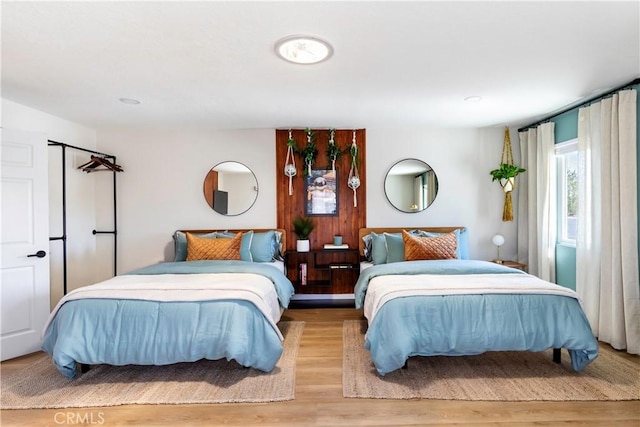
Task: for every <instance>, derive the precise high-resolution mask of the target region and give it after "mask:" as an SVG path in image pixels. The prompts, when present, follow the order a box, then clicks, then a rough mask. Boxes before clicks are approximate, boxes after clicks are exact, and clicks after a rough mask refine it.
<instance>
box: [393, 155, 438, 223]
mask: <svg viewBox="0 0 640 427" xmlns="http://www.w3.org/2000/svg"><path fill="white" fill-rule="evenodd" d="M384 192H385V194H386V195H387V199H388V200H389V203H391V204H392V205H393V207H394V208H396V209H398V210H399V211H402V212H407V213H415V212H420V211H423V210H425V209H427V208H428V207H429V205H430V204H431V203H433V201H434V200H435V198H436V194H438V177H437V176H436V173H435V172H434V171H433V169H431V166H429V165H428V164H426V163H425V162H423V161H422V160H418V159H404V160H400V161H399V162H397V163H396V164H394V165H393V166H391V168H390V169H389V171H388V172H387V176H386V177H385V179H384Z"/></svg>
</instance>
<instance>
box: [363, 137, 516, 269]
mask: <svg viewBox="0 0 640 427" xmlns="http://www.w3.org/2000/svg"><path fill="white" fill-rule="evenodd" d="M503 138H504V128H502V127H499V128H498V127H496V128H486V129H379V128H375V127H369V128H367V225H368V226H370V227H385V226H388V227H404V226H408V227H420V226H449V225H460V226H466V227H467V228H468V229H469V238H470V255H471V257H472V258H475V259H487V260H489V259H493V258H495V257H496V248H495V246H493V244H492V243H491V237H492V236H493V235H494V234H496V233H501V234H503V235H504V236H505V240H506V243H505V245H504V246H503V247H502V248H501V251H500V255H501V257H502V258H504V259H510V258H513V257H515V255H516V250H517V241H516V236H517V232H516V222H515V221H514V222H503V221H502V206H503V203H504V194H503V192H502V190H501V188H500V186H499V185H498V184H496V183H492V182H491V176H490V175H489V171H490V170H492V169H495V168H496V167H497V166H498V164H499V163H500V155H501V153H502V144H503ZM513 138H514V136H513V135H512V140H515V139H513ZM516 145H517V144H516ZM403 158H416V159H420V160H424V161H425V162H426V163H428V164H429V165H430V166H431V167H432V168H433V170H434V172H435V173H436V175H437V177H438V195H437V196H436V199H435V200H434V202H433V203H432V204H431V206H429V208H427V209H426V210H424V211H422V212H417V213H403V212H400V211H398V210H397V209H395V208H394V207H393V206H392V205H391V204H390V203H389V201H388V200H387V198H386V197H385V195H384V190H383V189H384V178H385V176H386V173H387V171H388V170H389V168H390V167H391V166H393V165H394V164H395V163H396V162H397V161H399V160H401V159H403ZM514 158H515V159H518V158H519V155H518V153H517V152H514ZM516 197H517V195H515V194H514V199H513V205H514V209H515V208H516V206H517V202H516V200H517V199H516ZM514 216H515V218H516V220H517V217H518V214H517V212H516V211H515V210H514ZM513 259H515V258H513Z"/></svg>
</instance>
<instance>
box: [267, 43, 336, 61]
mask: <svg viewBox="0 0 640 427" xmlns="http://www.w3.org/2000/svg"><path fill="white" fill-rule="evenodd" d="M275 51H276V54H277V55H278V56H279V57H281V58H282V59H284V60H285V61H289V62H293V63H294V64H305V65H308V64H317V63H318V62H322V61H325V60H327V59H329V58H330V57H331V55H333V48H332V47H331V45H330V44H329V43H327V42H326V41H324V40H322V39H319V38H317V37H312V36H287V37H285V38H282V39H280V40H278V41H277V42H276V45H275Z"/></svg>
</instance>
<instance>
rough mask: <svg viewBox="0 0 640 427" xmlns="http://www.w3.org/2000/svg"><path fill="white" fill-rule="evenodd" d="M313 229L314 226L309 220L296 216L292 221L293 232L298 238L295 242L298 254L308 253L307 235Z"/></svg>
mask: <svg viewBox="0 0 640 427" xmlns="http://www.w3.org/2000/svg"><path fill="white" fill-rule="evenodd" d="M314 227H315V225H314V223H313V220H312V219H311V218H305V217H302V216H298V217H296V218H295V219H294V220H293V232H294V233H295V235H296V237H297V238H298V241H297V242H296V249H297V250H298V252H309V235H310V234H311V232H312V231H313V228H314Z"/></svg>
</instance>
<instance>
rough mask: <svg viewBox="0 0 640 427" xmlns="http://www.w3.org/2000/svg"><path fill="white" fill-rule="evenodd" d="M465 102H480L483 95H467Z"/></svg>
mask: <svg viewBox="0 0 640 427" xmlns="http://www.w3.org/2000/svg"><path fill="white" fill-rule="evenodd" d="M464 101H465V102H480V101H482V97H481V96H467V97H466V98H465V99H464Z"/></svg>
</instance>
